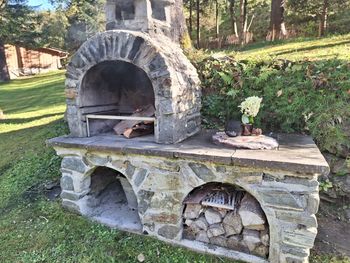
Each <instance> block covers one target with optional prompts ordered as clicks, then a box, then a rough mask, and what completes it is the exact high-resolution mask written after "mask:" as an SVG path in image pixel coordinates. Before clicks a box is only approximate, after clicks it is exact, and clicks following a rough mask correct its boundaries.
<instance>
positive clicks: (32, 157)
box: [0, 35, 350, 262]
mask: <svg viewBox="0 0 350 263" xmlns="http://www.w3.org/2000/svg"><path fill="white" fill-rule="evenodd" d="M344 41H350V35H347V36H345V37H340V38H329V39H322V40H315V41H313V40H308V41H301V42H300V43H299V44H297V42H289V43H286V44H279V45H274V46H269V45H268V46H264V47H257V46H249V47H247V48H246V51H244V52H242V53H238V54H237V55H238V56H240V57H241V58H248V57H253V58H254V57H256V56H258V55H260V54H261V55H266V53H267V51H268V50H269V51H271V52H274V53H278V52H283V51H286V50H292V51H293V52H292V54H293V56H294V59H299V58H303V57H305V56H309V55H310V56H311V57H317V56H318V55H315V56H314V55H312V54H320V53H325V54H329V53H330V52H331V51H330V50H328V51H325V50H324V49H320V48H321V47H322V46H324V45H325V44H326V43H327V44H326V45H329V47H328V49H331V50H333V51H334V52H336V51H337V50H338V53H337V54H338V55H334V54H333V55H332V56H333V57H334V56H341V58H342V59H349V57H348V56H349V53H350V52H348V54H343V52H345V51H349V50H348V49H349V47H348V46H346V45H345V44H344V43H341V42H344ZM328 42H329V43H328ZM306 43H307V45H313V46H314V47H313V49H312V54H311V53H310V54H306V53H305V52H306V50H304V48H305V47H306ZM317 43H318V44H317ZM332 43H333V44H332ZM317 46H320V47H317ZM339 47H342V49H339ZM323 48H324V47H323ZM295 50H300V51H302V52H297V53H296V52H295ZM309 51H311V49H310V50H309ZM283 56H284V57H285V58H288V59H291V58H292V55H290V54H288V55H287V54H284V55H280V57H283ZM63 79H64V77H63V73H51V74H47V75H41V76H38V77H34V78H28V79H21V80H16V81H12V82H11V83H8V84H0V108H2V110H3V111H4V113H5V115H6V117H7V119H6V120H3V121H0V240H1V248H0V262H122V261H125V262H136V258H137V255H138V254H139V253H143V254H144V255H145V257H146V261H147V262H225V261H226V260H222V259H219V258H215V257H209V256H203V255H199V254H196V253H193V252H189V251H188V250H186V249H182V248H176V247H170V246H168V245H166V244H164V243H162V242H160V241H156V240H154V239H152V238H147V237H141V236H137V235H132V234H127V233H124V232H120V231H116V230H110V229H108V228H106V227H103V226H99V225H97V224H94V223H91V222H89V221H87V220H85V219H83V218H81V217H79V216H76V215H74V214H71V213H68V212H65V211H64V210H62V208H61V207H60V204H59V201H48V200H47V197H46V196H45V190H44V189H45V188H44V187H43V185H44V184H45V183H46V182H50V181H55V180H58V179H59V176H60V174H59V163H60V160H59V158H57V157H56V156H55V154H54V152H53V150H52V149H49V148H47V147H45V144H44V142H45V140H46V139H48V138H51V137H55V136H58V135H62V134H65V133H67V128H66V125H65V124H64V123H63V121H62V117H63V113H64V109H65V107H64V99H63ZM312 259H313V260H312V261H313V262H346V261H345V260H344V261H340V260H339V261H338V260H337V259H336V258H333V257H332V256H329V257H328V256H326V257H325V256H322V257H316V256H314V257H313V258H312ZM227 262H228V261H227Z"/></svg>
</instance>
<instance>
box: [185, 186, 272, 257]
mask: <svg viewBox="0 0 350 263" xmlns="http://www.w3.org/2000/svg"><path fill="white" fill-rule="evenodd" d="M269 236H270V233H269V224H268V221H267V218H266V215H265V213H264V211H263V210H262V208H261V206H260V204H259V202H258V201H257V200H256V199H255V198H254V197H253V196H252V195H251V194H249V193H248V192H246V191H245V190H244V189H242V188H240V187H238V186H234V185H231V184H224V183H208V184H205V185H203V186H200V187H197V188H195V189H194V190H193V191H191V193H189V195H188V196H187V197H186V198H185V200H184V211H183V238H184V239H188V240H193V241H196V242H202V243H207V244H210V245H215V246H220V247H224V248H228V249H232V250H235V251H239V252H244V253H248V254H253V255H256V256H259V257H263V258H268V255H269V246H270V244H269Z"/></svg>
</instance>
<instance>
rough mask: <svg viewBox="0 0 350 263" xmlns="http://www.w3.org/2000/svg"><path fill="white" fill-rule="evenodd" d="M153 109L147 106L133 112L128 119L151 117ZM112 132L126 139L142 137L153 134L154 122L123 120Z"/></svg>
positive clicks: (151, 106)
mask: <svg viewBox="0 0 350 263" xmlns="http://www.w3.org/2000/svg"><path fill="white" fill-rule="evenodd" d="M154 113H155V108H154V106H153V105H147V106H145V107H143V108H140V109H138V110H136V111H135V112H134V114H132V115H131V116H130V117H135V118H137V117H153V116H154ZM114 131H115V132H116V134H117V135H124V136H125V137H126V138H128V139H131V138H135V137H139V136H144V135H148V134H152V133H154V122H152V121H140V120H134V119H133V120H124V121H121V122H119V123H118V124H117V125H116V126H115V127H114Z"/></svg>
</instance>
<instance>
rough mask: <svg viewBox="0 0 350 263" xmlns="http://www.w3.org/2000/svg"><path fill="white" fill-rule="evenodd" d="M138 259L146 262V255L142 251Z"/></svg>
mask: <svg viewBox="0 0 350 263" xmlns="http://www.w3.org/2000/svg"><path fill="white" fill-rule="evenodd" d="M137 260H138V261H139V262H144V261H145V256H144V255H143V254H142V253H141V254H139V255H138V256H137Z"/></svg>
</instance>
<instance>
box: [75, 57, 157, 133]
mask: <svg viewBox="0 0 350 263" xmlns="http://www.w3.org/2000/svg"><path fill="white" fill-rule="evenodd" d="M80 109H81V112H82V114H83V116H84V117H85V119H86V122H87V129H88V131H87V133H88V136H94V135H98V134H104V133H117V135H125V131H126V130H127V129H131V130H129V133H128V136H129V137H128V136H126V135H125V136H126V137H128V138H132V136H135V134H136V133H137V132H139V133H141V134H140V135H147V134H152V133H153V132H154V114H155V96H154V91H153V86H152V83H151V80H150V79H149V77H148V76H147V74H146V72H144V71H143V70H142V69H141V68H139V67H137V66H135V65H134V64H131V63H129V62H124V61H121V60H118V61H105V62H101V63H99V64H97V65H95V66H94V67H92V68H91V69H89V70H88V72H87V73H86V74H85V76H84V78H83V80H82V89H81V94H80ZM118 124H119V125H118ZM137 125H138V127H139V129H138V130H137V131H135V129H134V130H133V128H135V127H136V126H137ZM135 137H136V136H135Z"/></svg>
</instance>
